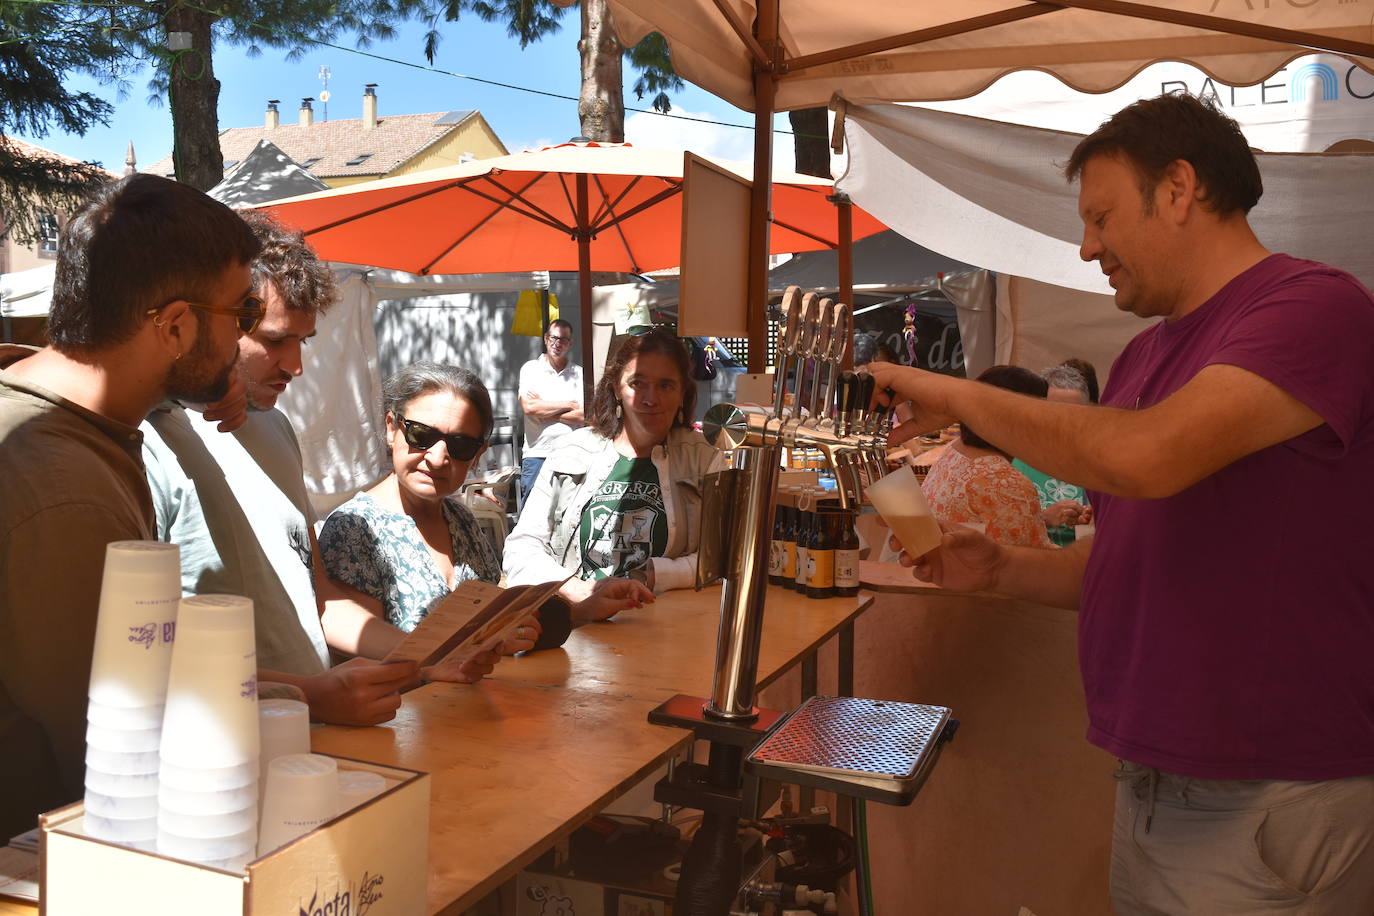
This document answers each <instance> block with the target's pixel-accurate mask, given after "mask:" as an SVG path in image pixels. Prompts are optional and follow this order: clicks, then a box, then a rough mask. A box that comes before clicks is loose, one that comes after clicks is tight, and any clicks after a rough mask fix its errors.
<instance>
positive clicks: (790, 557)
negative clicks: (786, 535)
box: [782, 541, 797, 580]
mask: <svg viewBox="0 0 1374 916" xmlns="http://www.w3.org/2000/svg"><path fill="white" fill-rule="evenodd" d="M782 577H783V578H784V579H793V580H795V579H796V578H797V542H796V541H783V542H782Z"/></svg>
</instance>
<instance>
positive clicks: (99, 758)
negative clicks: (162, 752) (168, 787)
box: [86, 747, 158, 776]
mask: <svg viewBox="0 0 1374 916" xmlns="http://www.w3.org/2000/svg"><path fill="white" fill-rule="evenodd" d="M86 769H87V770H99V771H100V772H102V773H110V774H113V775H116V776H142V775H145V774H147V773H156V772H157V771H158V753H157V751H148V752H146V753H141V752H140V753H123V752H120V751H103V750H101V749H100V748H98V747H88V748H86Z"/></svg>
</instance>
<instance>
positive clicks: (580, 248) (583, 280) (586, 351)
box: [577, 174, 597, 420]
mask: <svg viewBox="0 0 1374 916" xmlns="http://www.w3.org/2000/svg"><path fill="white" fill-rule="evenodd" d="M588 209H589V208H588V206H587V176H586V174H579V175H578V176H577V286H578V293H579V299H580V302H581V310H580V311H579V313H578V315H579V317H580V318H581V324H582V328H581V334H582V412H583V414H584V416H586V417H587V419H588V420H590V419H591V413H592V392H593V391H594V390H595V389H596V381H597V379H596V362H595V356H596V342H595V341H594V340H593V339H592V338H593V336H594V334H593V328H592V237H591V229H590V227H589V226H588V223H589V222H590V218H589V217H588V215H587V211H588Z"/></svg>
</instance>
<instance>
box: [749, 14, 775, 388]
mask: <svg viewBox="0 0 1374 916" xmlns="http://www.w3.org/2000/svg"><path fill="white" fill-rule="evenodd" d="M754 35H755V37H756V38H758V41H759V44H761V45H763V47H764V49H765V50H766V51H767V52H768V54H769V55H770V56H771V57H772V59H773V63H774V66H773V67H772V68H771V69H770V68H764V67H760V66H757V65H756V66H755V68H754V187H753V188H752V189H751V191H750V195H749V301H748V303H747V309H748V312H747V314H748V320H747V322H746V327H747V328H748V329H749V371H750V372H762V371H764V369H765V368H767V366H768V228H769V227H768V214H769V211H770V210H771V208H772V193H773V99H774V96H775V95H776V92H777V86H776V83H775V82H774V80H775V79H776V72H777V71H776V64H777V60H778V55H779V50H778V0H765V2H763V3H760V4H759V6H758V18H756V19H755V20H754Z"/></svg>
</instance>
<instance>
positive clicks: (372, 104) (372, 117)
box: [363, 83, 377, 130]
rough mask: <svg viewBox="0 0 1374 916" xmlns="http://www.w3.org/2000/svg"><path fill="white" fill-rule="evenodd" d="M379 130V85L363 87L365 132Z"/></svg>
mask: <svg viewBox="0 0 1374 916" xmlns="http://www.w3.org/2000/svg"><path fill="white" fill-rule="evenodd" d="M376 128H377V84H376V83H368V84H367V85H365V86H363V130H376Z"/></svg>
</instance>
